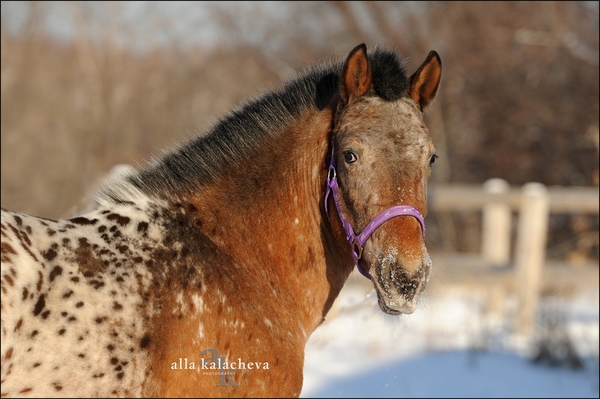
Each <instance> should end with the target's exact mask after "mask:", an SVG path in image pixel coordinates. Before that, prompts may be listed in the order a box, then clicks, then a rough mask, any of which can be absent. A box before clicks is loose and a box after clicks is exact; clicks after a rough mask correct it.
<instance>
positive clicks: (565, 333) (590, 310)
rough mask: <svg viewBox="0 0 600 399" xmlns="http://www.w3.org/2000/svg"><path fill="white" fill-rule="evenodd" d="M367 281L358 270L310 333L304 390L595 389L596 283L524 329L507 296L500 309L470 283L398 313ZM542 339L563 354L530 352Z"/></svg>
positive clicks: (516, 393) (311, 393)
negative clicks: (384, 305) (388, 309)
mask: <svg viewBox="0 0 600 399" xmlns="http://www.w3.org/2000/svg"><path fill="white" fill-rule="evenodd" d="M369 284H370V283H369V282H368V281H367V280H365V279H362V280H360V278H355V279H351V280H350V281H349V282H348V284H347V285H346V287H344V289H343V290H342V293H341V294H340V297H339V298H338V301H339V303H338V309H337V315H336V316H334V317H331V318H329V317H328V320H327V321H326V322H325V323H324V324H323V325H321V326H320V327H319V328H318V329H317V330H316V331H315V332H314V334H313V335H312V336H311V338H310V340H309V342H308V344H307V346H306V360H305V368H304V375H305V376H304V388H303V391H302V394H301V397H306V398H308V397H428V398H432V397H463V398H466V397H477V398H481V397H505V398H508V397H538V398H540V397H546V398H550V397H561V398H567V397H577V398H584V397H595V398H597V397H598V392H599V390H598V339H599V336H598V320H599V311H598V309H599V307H598V290H597V289H591V290H589V291H588V292H579V293H577V294H576V295H574V296H571V297H570V298H569V299H568V300H564V299H557V300H545V301H544V302H542V303H541V304H540V307H539V309H540V312H539V313H543V311H544V309H546V310H547V314H549V315H550V316H552V317H547V318H545V319H544V320H555V321H556V320H562V321H560V322H558V323H557V324H556V325H554V326H552V327H551V328H542V327H538V328H537V329H536V332H535V333H534V334H532V335H531V336H529V337H520V336H517V335H516V334H515V333H513V332H512V330H513V329H512V327H511V319H513V317H512V315H513V314H514V307H515V306H514V304H513V303H511V298H510V297H508V298H506V300H505V302H506V303H505V305H504V306H505V312H504V316H502V317H499V316H498V314H494V313H491V312H489V311H486V310H485V309H486V304H485V303H484V301H483V300H482V298H480V297H478V296H477V295H476V294H474V293H473V291H469V290H462V292H461V291H460V290H458V291H457V290H433V293H428V292H426V294H425V296H424V297H422V299H421V304H420V306H419V307H418V308H417V310H416V311H415V313H413V314H412V315H403V316H401V317H392V316H388V315H384V314H383V313H382V312H381V311H380V310H379V308H378V306H377V299H376V296H375V293H374V292H373V291H370V290H369ZM428 290H429V289H428ZM540 324H542V321H540ZM544 332H545V333H546V334H549V336H550V337H551V338H550V339H546V340H542V339H541V338H540V337H541V336H542V334H543V333H544ZM566 337H568V339H566ZM567 341H568V342H570V343H571V344H572V345H573V352H572V353H575V354H576V358H573V357H571V358H568V357H567V356H565V355H564V354H565V353H567V352H568V350H567V349H566V348H567V346H566V345H564V344H565V342H567ZM539 342H550V343H551V344H552V345H554V346H553V347H554V348H555V349H554V350H553V353H554V356H553V358H555V359H556V363H557V364H554V365H551V364H549V362H545V361H542V362H537V363H535V362H534V361H533V359H534V358H535V356H536V354H537V353H538V350H537V348H539ZM561 345H562V346H561ZM577 360H579V361H580V363H579V364H577V363H578V362H577Z"/></svg>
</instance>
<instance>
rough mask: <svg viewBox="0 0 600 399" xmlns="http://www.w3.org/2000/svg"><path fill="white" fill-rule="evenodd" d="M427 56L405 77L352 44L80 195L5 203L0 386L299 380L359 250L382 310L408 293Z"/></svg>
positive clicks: (60, 392)
mask: <svg viewBox="0 0 600 399" xmlns="http://www.w3.org/2000/svg"><path fill="white" fill-rule="evenodd" d="M440 76H441V62H440V59H439V57H438V55H437V53H435V52H434V51H432V52H430V53H429V56H428V57H427V59H426V60H425V61H424V62H423V64H422V65H421V66H420V67H419V68H418V69H417V70H416V72H414V74H412V75H411V76H410V77H408V76H407V74H406V70H405V66H404V63H403V62H402V60H401V58H400V57H399V55H398V54H397V53H395V52H394V51H391V50H387V49H383V48H378V49H375V51H373V52H372V53H370V54H367V48H366V46H365V45H364V44H361V45H359V46H357V47H356V48H355V49H353V50H352V51H351V52H350V53H349V55H348V56H347V57H346V59H345V60H340V61H339V62H337V61H328V62H326V63H324V64H322V65H320V66H316V67H313V68H311V69H309V70H308V71H306V72H305V73H304V74H302V75H301V76H298V77H297V78H295V79H293V80H291V81H290V82H289V83H287V84H286V85H285V86H283V88H282V89H280V90H277V91H272V92H268V93H266V94H264V95H262V96H261V97H258V98H255V99H253V100H252V101H250V102H248V103H246V104H245V105H243V106H242V107H240V108H238V109H236V110H234V111H233V112H231V113H230V114H229V115H228V116H226V117H225V118H223V119H222V120H220V121H219V122H218V123H216V124H215V125H214V126H213V127H212V129H211V130H210V131H209V132H207V134H205V135H202V136H199V137H197V138H195V139H193V140H191V141H190V142H188V143H186V144H184V145H181V146H179V147H178V148H176V149H174V150H173V151H171V152H170V153H167V154H166V155H165V156H164V157H162V158H161V159H158V160H156V161H154V162H151V163H149V164H148V165H147V166H145V167H144V168H142V169H140V170H138V171H135V172H133V173H127V174H124V175H122V176H119V177H117V178H112V179H110V180H109V181H107V182H106V184H105V186H104V188H102V189H101V190H100V192H99V194H98V203H99V206H98V209H96V210H93V211H92V212H89V213H87V214H85V215H82V216H79V217H75V218H72V219H69V220H50V219H44V218H38V217H33V216H29V215H25V214H22V213H17V212H12V211H7V210H2V396H28V397H45V396H60V397H67V396H79V397H84V396H94V397H109V396H149V397H151V396H153V397H175V396H180V397H183V396H187V397H208V396H263V397H265V396H285V397H293V396H298V395H299V394H300V392H301V389H302V374H303V362H304V347H305V344H306V342H307V340H308V338H309V336H310V335H311V333H312V332H313V331H314V330H315V329H316V328H317V327H318V326H319V324H320V323H321V322H322V321H323V319H324V317H325V315H326V314H327V311H328V310H329V308H330V307H331V305H332V303H333V301H334V299H335V298H336V296H337V295H338V293H339V292H340V289H341V288H342V285H343V284H344V282H345V281H346V279H347V277H348V275H349V273H350V272H351V271H352V268H353V266H354V265H355V264H356V265H357V266H358V267H359V270H360V271H361V272H362V273H363V274H364V275H365V276H366V277H368V278H371V279H372V282H373V286H374V288H375V290H376V292H377V297H378V301H379V306H380V307H381V309H382V310H383V311H384V312H386V313H388V314H392V315H397V314H400V313H411V312H413V311H414V310H415V304H416V302H417V299H418V296H419V294H420V293H421V292H422V291H423V290H424V289H425V286H426V285H427V282H428V280H429V275H430V269H431V261H430V259H429V256H428V253H427V250H426V248H425V245H424V239H423V237H424V233H425V225H424V221H423V217H424V216H425V213H426V211H427V197H426V191H427V178H428V176H429V174H430V168H431V164H432V163H433V162H434V160H435V157H436V156H435V151H434V146H433V143H432V139H431V137H430V135H429V133H428V130H427V128H426V127H425V124H424V123H423V109H424V108H425V107H426V106H427V105H428V104H429V103H430V101H431V100H432V99H433V98H434V96H435V94H436V91H437V88H438V84H439V81H440ZM400 216H403V217H400ZM355 232H356V233H355ZM358 232H360V233H358Z"/></svg>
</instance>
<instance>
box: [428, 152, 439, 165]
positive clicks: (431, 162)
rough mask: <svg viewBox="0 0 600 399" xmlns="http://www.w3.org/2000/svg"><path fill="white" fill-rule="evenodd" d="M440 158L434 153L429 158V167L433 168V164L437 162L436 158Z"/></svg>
mask: <svg viewBox="0 0 600 399" xmlns="http://www.w3.org/2000/svg"><path fill="white" fill-rule="evenodd" d="M436 159H438V156H437V155H435V154H433V155H432V156H431V158H429V167H430V168H431V167H432V166H433V164H434V163H435V160H436Z"/></svg>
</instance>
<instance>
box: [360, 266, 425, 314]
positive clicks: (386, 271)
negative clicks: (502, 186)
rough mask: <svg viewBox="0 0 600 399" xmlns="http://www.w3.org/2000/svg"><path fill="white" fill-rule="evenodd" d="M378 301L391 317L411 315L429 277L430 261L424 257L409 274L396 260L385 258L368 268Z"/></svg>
mask: <svg viewBox="0 0 600 399" xmlns="http://www.w3.org/2000/svg"><path fill="white" fill-rule="evenodd" d="M370 271H371V276H372V281H373V285H374V286H375V291H376V292H377V302H378V304H379V307H380V308H381V310H382V311H383V312H385V313H387V314H390V315H399V314H411V313H413V312H414V311H415V309H416V308H417V302H418V300H419V297H420V295H421V293H422V292H423V291H424V290H425V288H426V287H427V284H428V283H429V278H430V276H431V259H430V258H429V255H426V256H425V257H424V259H423V260H422V261H421V262H420V264H419V266H418V267H416V268H415V269H414V270H412V271H409V270H407V269H406V268H405V267H404V266H403V263H402V261H401V260H400V259H398V258H397V257H390V256H386V257H383V258H380V259H378V260H377V262H376V263H375V264H374V265H373V266H372V267H371V269H370Z"/></svg>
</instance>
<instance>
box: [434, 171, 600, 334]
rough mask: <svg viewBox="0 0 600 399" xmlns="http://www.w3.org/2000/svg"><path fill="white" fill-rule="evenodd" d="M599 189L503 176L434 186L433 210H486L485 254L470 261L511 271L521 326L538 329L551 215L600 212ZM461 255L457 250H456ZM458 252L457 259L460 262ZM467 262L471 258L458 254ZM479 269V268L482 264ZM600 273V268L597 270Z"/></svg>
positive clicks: (522, 329)
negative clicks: (516, 181) (517, 182)
mask: <svg viewBox="0 0 600 399" xmlns="http://www.w3.org/2000/svg"><path fill="white" fill-rule="evenodd" d="M598 199H599V191H598V188H597V187H555V186H551V187H546V186H544V185H542V184H540V183H527V184H525V185H523V187H521V188H515V187H510V186H509V184H508V183H507V182H506V181H504V180H501V179H490V180H488V181H487V182H486V183H485V184H484V185H483V186H473V185H451V186H441V185H437V186H433V187H431V188H430V193H429V212H430V213H435V212H444V211H474V212H478V211H481V212H482V227H481V253H480V254H479V256H476V257H475V258H474V259H473V257H471V259H470V264H471V265H473V264H474V263H477V264H478V265H479V267H484V268H486V267H487V268H488V269H494V268H505V269H508V270H509V271H510V278H511V279H513V286H514V289H515V293H516V298H517V309H518V311H517V320H516V330H517V331H518V332H520V333H523V334H527V333H530V332H531V331H532V330H533V327H534V322H535V313H536V308H537V304H538V298H539V295H540V287H541V281H542V275H543V269H544V265H545V264H546V239H547V235H548V221H549V217H550V215H551V214H555V213H566V214H596V215H597V214H598V213H599V200H598ZM513 211H516V212H517V213H518V223H517V226H516V240H515V248H514V259H511V250H510V249H511V230H512V226H511V220H512V213H513ZM454 255H456V254H454ZM456 259H457V258H456V256H455V263H456ZM458 259H460V260H459V262H462V263H463V264H464V261H465V259H466V257H462V258H461V257H458ZM476 267H477V266H476ZM594 269H595V270H593V272H595V274H596V276H597V273H598V269H597V268H594Z"/></svg>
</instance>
